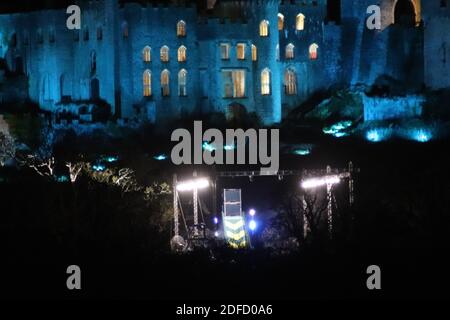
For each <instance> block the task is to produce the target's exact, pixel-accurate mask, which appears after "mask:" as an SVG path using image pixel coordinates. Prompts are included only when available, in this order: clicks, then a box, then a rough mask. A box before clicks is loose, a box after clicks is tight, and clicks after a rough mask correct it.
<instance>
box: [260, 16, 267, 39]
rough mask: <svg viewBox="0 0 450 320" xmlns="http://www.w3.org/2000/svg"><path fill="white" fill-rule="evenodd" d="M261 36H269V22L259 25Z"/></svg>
mask: <svg viewBox="0 0 450 320" xmlns="http://www.w3.org/2000/svg"><path fill="white" fill-rule="evenodd" d="M259 35H260V36H261V37H268V36H269V21H267V20H263V21H261V23H260V24H259Z"/></svg>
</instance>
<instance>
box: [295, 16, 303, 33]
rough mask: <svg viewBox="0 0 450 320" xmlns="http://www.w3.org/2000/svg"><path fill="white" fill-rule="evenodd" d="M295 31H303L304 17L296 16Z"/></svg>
mask: <svg viewBox="0 0 450 320" xmlns="http://www.w3.org/2000/svg"><path fill="white" fill-rule="evenodd" d="M295 29H297V30H298V31H302V30H304V29H305V16H304V15H303V14H302V13H300V14H298V15H297V18H296V20H295Z"/></svg>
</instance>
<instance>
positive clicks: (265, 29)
mask: <svg viewBox="0 0 450 320" xmlns="http://www.w3.org/2000/svg"><path fill="white" fill-rule="evenodd" d="M305 18H306V17H305V15H304V14H303V13H299V14H298V15H297V17H296V18H295V30H297V31H303V30H304V29H305ZM284 22H285V21H284V15H282V14H281V13H279V14H278V30H279V31H282V30H283V29H284ZM259 35H260V36H261V37H268V36H269V21H267V20H262V21H261V23H260V24H259Z"/></svg>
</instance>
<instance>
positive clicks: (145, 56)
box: [142, 46, 152, 62]
mask: <svg viewBox="0 0 450 320" xmlns="http://www.w3.org/2000/svg"><path fill="white" fill-rule="evenodd" d="M142 60H144V62H150V61H152V49H151V48H150V47H149V46H146V47H145V48H144V50H142Z"/></svg>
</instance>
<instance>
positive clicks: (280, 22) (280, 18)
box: [278, 13, 284, 31]
mask: <svg viewBox="0 0 450 320" xmlns="http://www.w3.org/2000/svg"><path fill="white" fill-rule="evenodd" d="M283 29H284V16H283V15H282V14H281V13H279V14H278V30H280V31H281V30H283Z"/></svg>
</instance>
